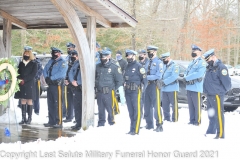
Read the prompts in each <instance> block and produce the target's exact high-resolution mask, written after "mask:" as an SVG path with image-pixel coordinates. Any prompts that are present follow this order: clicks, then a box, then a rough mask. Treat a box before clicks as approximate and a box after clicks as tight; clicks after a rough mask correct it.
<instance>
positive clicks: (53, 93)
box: [43, 47, 68, 128]
mask: <svg viewBox="0 0 240 160" xmlns="http://www.w3.org/2000/svg"><path fill="white" fill-rule="evenodd" d="M51 50H52V52H51V54H52V59H50V60H49V61H48V63H47V64H46V66H45V67H44V70H43V75H44V77H45V81H46V83H47V84H48V89H47V102H48V118H49V121H48V123H45V124H44V126H45V127H54V128H62V104H61V103H62V100H61V98H62V83H63V81H64V78H65V76H66V72H67V68H68V66H67V64H66V61H65V60H64V59H63V58H62V57H61V51H60V49H58V48H55V47H51Z"/></svg>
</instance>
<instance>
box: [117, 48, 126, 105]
mask: <svg viewBox="0 0 240 160" xmlns="http://www.w3.org/2000/svg"><path fill="white" fill-rule="evenodd" d="M116 60H117V61H118V63H119V65H120V67H121V70H122V73H123V74H124V73H125V70H126V67H127V64H128V63H127V61H126V60H125V59H123V58H122V52H121V51H117V53H116ZM118 91H119V95H120V101H121V104H122V106H124V105H125V102H126V99H125V95H124V91H123V86H120V87H119V88H118Z"/></svg>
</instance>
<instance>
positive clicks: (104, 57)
mask: <svg viewBox="0 0 240 160" xmlns="http://www.w3.org/2000/svg"><path fill="white" fill-rule="evenodd" d="M99 54H100V58H101V63H99V64H97V66H96V79H95V90H96V94H97V104H98V111H99V114H98V118H99V119H98V127H100V126H104V125H105V122H106V120H105V109H106V110H107V112H108V123H109V124H110V125H113V124H114V123H115V120H114V99H115V97H114V91H115V90H116V89H118V88H119V87H120V86H121V85H122V84H123V77H122V71H121V68H120V67H119V66H118V65H116V64H115V63H114V62H113V60H112V59H111V58H110V57H111V56H110V54H111V52H110V51H109V50H102V51H101V52H100V53H99Z"/></svg>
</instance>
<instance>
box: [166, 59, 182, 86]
mask: <svg viewBox="0 0 240 160" xmlns="http://www.w3.org/2000/svg"><path fill="white" fill-rule="evenodd" d="M178 76H179V66H178V65H176V64H174V65H173V67H172V74H171V76H169V77H167V78H166V79H164V80H163V82H164V84H166V85H168V84H170V83H172V82H174V81H175V80H176V79H177V78H178Z"/></svg>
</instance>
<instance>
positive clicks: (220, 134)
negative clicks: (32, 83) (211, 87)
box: [216, 95, 223, 138]
mask: <svg viewBox="0 0 240 160" xmlns="http://www.w3.org/2000/svg"><path fill="white" fill-rule="evenodd" d="M216 100H217V111H218V122H219V128H220V133H219V138H220V137H222V134H223V128H222V114H221V104H220V98H219V96H218V95H216Z"/></svg>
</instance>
